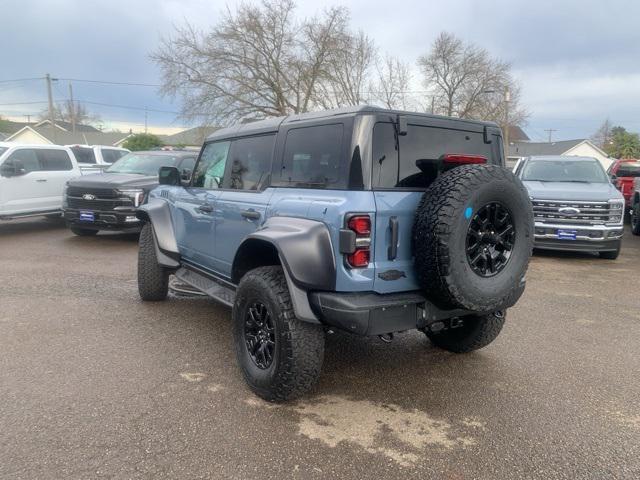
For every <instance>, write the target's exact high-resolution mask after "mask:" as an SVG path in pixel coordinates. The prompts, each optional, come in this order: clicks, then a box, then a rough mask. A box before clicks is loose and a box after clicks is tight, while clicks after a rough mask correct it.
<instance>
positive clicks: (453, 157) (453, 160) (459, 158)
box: [442, 153, 487, 165]
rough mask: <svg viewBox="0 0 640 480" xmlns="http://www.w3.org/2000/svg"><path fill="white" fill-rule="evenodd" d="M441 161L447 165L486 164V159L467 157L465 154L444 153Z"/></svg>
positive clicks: (475, 156)
mask: <svg viewBox="0 0 640 480" xmlns="http://www.w3.org/2000/svg"><path fill="white" fill-rule="evenodd" d="M442 161H443V162H444V163H447V164H449V165H479V164H483V163H487V157H485V156H482V155H467V154H465V153H445V154H444V155H443V156H442Z"/></svg>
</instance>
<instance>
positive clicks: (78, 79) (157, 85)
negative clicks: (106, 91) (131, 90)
mask: <svg viewBox="0 0 640 480" xmlns="http://www.w3.org/2000/svg"><path fill="white" fill-rule="evenodd" d="M59 80H65V81H68V82H81V83H98V84H101V85H124V86H130V87H156V88H157V87H161V86H162V85H160V84H157V83H141V82H112V81H108V80H88V79H82V78H60V79H59Z"/></svg>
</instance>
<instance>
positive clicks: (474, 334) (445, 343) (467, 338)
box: [424, 312, 506, 353]
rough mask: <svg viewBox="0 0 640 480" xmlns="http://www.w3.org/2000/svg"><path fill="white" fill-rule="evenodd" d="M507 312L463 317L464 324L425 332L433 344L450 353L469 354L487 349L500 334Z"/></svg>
mask: <svg viewBox="0 0 640 480" xmlns="http://www.w3.org/2000/svg"><path fill="white" fill-rule="evenodd" d="M505 318H506V312H493V313H490V314H486V315H469V316H466V317H462V318H461V319H460V320H461V322H462V324H461V325H460V326H457V327H456V328H449V329H446V330H441V331H439V332H435V333H434V332H431V331H429V330H425V332H424V333H425V334H426V335H427V337H429V340H431V342H432V343H433V344H434V345H436V346H438V347H440V348H442V349H444V350H448V351H450V352H454V353H468V352H472V351H474V350H478V349H480V348H483V347H486V346H487V345H489V344H490V343H491V342H493V341H494V340H495V339H496V337H497V336H498V335H499V334H500V331H501V330H502V327H503V326H504V321H505Z"/></svg>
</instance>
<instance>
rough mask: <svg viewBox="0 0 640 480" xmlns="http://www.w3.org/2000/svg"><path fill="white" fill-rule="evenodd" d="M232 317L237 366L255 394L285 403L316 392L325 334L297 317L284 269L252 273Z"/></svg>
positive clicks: (240, 290) (245, 280)
mask: <svg viewBox="0 0 640 480" xmlns="http://www.w3.org/2000/svg"><path fill="white" fill-rule="evenodd" d="M232 316H233V337H234V343H235V349H236V356H237V358H238V363H239V364H240V368H241V369H242V373H243V374H244V378H245V380H246V381H247V383H248V384H249V387H250V388H251V390H252V391H253V392H254V393H255V394H256V395H258V396H259V397H261V398H263V399H265V400H267V401H269V402H283V401H286V400H292V399H294V398H297V397H300V396H302V395H303V394H305V393H306V392H307V391H308V390H309V389H311V387H312V386H313V385H314V384H315V383H316V381H317V380H318V377H319V376H320V369H321V367H322V361H323V358H324V331H323V329H322V327H321V326H320V325H316V324H312V323H308V322H303V321H300V320H298V319H297V318H296V317H295V314H294V311H293V306H292V303H291V298H290V296H289V289H288V288H287V281H286V279H285V276H284V273H283V272H282V268H281V267H260V268H256V269H255V270H252V271H250V272H249V273H247V274H246V275H245V276H244V277H243V278H242V280H241V281H240V284H239V285H238V290H237V294H236V300H235V303H234V305H233V313H232Z"/></svg>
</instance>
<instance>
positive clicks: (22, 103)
mask: <svg viewBox="0 0 640 480" xmlns="http://www.w3.org/2000/svg"><path fill="white" fill-rule="evenodd" d="M38 103H47V101H46V100H43V101H40V102H14V103H0V107H7V106H11V105H36V104H38Z"/></svg>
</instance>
